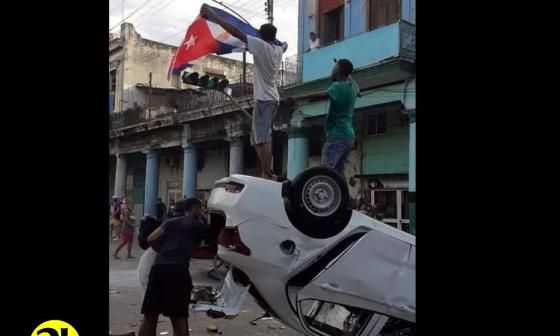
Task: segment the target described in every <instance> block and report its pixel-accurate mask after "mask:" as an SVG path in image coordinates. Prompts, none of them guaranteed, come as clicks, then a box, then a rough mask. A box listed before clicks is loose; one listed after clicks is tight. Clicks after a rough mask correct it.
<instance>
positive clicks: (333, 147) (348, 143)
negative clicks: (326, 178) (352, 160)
mask: <svg viewBox="0 0 560 336" xmlns="http://www.w3.org/2000/svg"><path fill="white" fill-rule="evenodd" d="M352 148H354V139H329V140H327V142H326V143H325V145H324V146H323V154H322V157H321V165H323V166H327V167H330V168H334V169H336V170H337V171H338V172H339V173H341V174H342V175H344V165H345V164H346V159H348V155H349V154H350V151H352Z"/></svg>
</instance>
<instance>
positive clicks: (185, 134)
mask: <svg viewBox="0 0 560 336" xmlns="http://www.w3.org/2000/svg"><path fill="white" fill-rule="evenodd" d="M109 51H110V52H109V63H110V65H109V73H110V83H109V90H110V92H109V97H110V99H109V101H110V104H109V113H110V122H111V124H110V134H109V136H110V148H109V151H110V167H109V171H110V176H109V185H110V190H111V193H112V194H115V195H118V196H121V197H122V196H126V197H127V198H129V199H131V200H132V201H133V202H134V205H135V206H134V213H135V215H136V216H137V217H138V218H140V217H142V216H144V215H146V214H152V215H154V214H155V209H156V202H157V199H158V198H161V199H162V200H163V202H165V203H166V204H169V203H170V202H171V201H173V200H176V199H178V198H182V197H184V196H188V197H192V196H197V197H199V198H201V199H203V200H206V199H207V198H208V196H209V193H210V190H211V188H212V187H213V185H214V181H215V180H217V179H220V178H223V177H225V176H228V175H230V174H235V173H241V174H249V175H253V174H256V173H257V172H258V171H259V169H260V167H259V165H258V160H257V157H256V153H255V152H254V150H253V149H252V148H251V147H250V145H249V134H250V129H251V121H250V120H249V119H248V118H246V117H245V116H244V114H243V113H242V112H241V110H240V108H239V107H238V106H237V105H236V104H233V103H232V102H231V101H229V100H228V99H227V98H226V97H225V95H223V94H222V93H220V92H216V91H196V90H193V89H192V88H190V87H189V86H188V85H185V84H183V83H182V81H181V80H180V78H179V77H180V76H179V75H177V76H174V78H172V79H171V81H168V80H167V71H168V68H169V64H170V62H171V60H172V58H173V55H174V54H175V51H176V47H174V46H170V45H166V44H162V43H159V42H156V41H151V40H147V39H144V38H142V37H141V36H140V35H139V34H138V33H137V32H136V31H135V29H134V27H133V26H132V25H131V24H123V26H122V27H121V34H120V35H119V36H118V37H113V38H112V39H111V41H110V46H109ZM186 71H189V72H194V71H197V72H199V73H201V74H208V75H212V76H218V77H223V78H227V79H228V80H229V81H230V83H231V84H230V88H231V89H232V95H233V96H234V97H236V100H237V101H238V102H239V104H240V105H241V107H242V108H244V109H245V110H247V111H251V110H252V107H253V97H252V85H251V81H250V78H251V75H252V64H248V65H247V71H246V73H247V74H246V77H247V79H248V80H247V82H246V83H240V82H239V79H241V77H242V73H243V65H242V62H239V61H235V60H231V59H228V58H223V57H219V56H214V55H209V56H207V57H205V58H204V59H202V60H201V61H200V62H198V63H197V64H196V65H195V66H194V67H193V68H190V69H187V70H186ZM282 115H287V114H286V113H285V112H282V111H280V112H279V118H277V120H276V123H275V129H276V130H280V129H282V128H284V129H287V124H288V121H287V120H288V119H287V118H286V117H282ZM274 139H275V140H274V148H275V150H274V155H275V169H276V170H277V171H285V170H286V168H285V167H286V165H285V160H283V156H285V153H287V147H286V146H285V145H284V144H287V136H285V135H283V134H282V133H280V132H278V133H277V134H275V137H274Z"/></svg>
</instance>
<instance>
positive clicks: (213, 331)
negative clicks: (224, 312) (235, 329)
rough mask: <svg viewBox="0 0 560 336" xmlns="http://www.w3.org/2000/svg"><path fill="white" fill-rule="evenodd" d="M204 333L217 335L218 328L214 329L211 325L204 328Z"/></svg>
mask: <svg viewBox="0 0 560 336" xmlns="http://www.w3.org/2000/svg"><path fill="white" fill-rule="evenodd" d="M206 331H208V332H209V333H213V334H216V333H218V331H219V330H218V327H216V326H215V325H213V324H211V325H209V326H208V327H207V328H206Z"/></svg>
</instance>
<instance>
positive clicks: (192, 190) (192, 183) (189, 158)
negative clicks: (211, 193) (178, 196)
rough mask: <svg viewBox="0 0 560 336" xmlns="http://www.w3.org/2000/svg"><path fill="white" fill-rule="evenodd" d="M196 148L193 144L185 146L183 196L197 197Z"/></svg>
mask: <svg viewBox="0 0 560 336" xmlns="http://www.w3.org/2000/svg"><path fill="white" fill-rule="evenodd" d="M197 173H198V169H197V163H196V148H195V147H194V146H193V145H192V144H187V145H184V146H183V196H186V197H196V189H197V187H196V182H197Z"/></svg>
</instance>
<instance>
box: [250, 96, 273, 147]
mask: <svg viewBox="0 0 560 336" xmlns="http://www.w3.org/2000/svg"><path fill="white" fill-rule="evenodd" d="M278 105H279V103H278V102H277V101H276V100H267V101H263V100H257V101H255V107H254V108H253V124H252V129H251V145H256V144H263V143H264V144H268V143H271V142H272V120H273V119H274V116H275V115H276V111H277V110H278Z"/></svg>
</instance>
